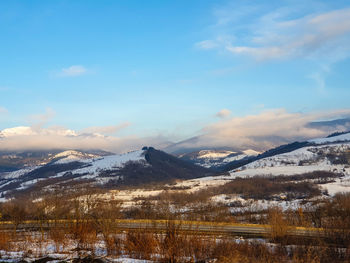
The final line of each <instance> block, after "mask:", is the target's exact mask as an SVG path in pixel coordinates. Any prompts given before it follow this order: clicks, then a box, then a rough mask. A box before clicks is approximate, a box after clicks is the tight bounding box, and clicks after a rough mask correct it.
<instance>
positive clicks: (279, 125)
mask: <svg viewBox="0 0 350 263" xmlns="http://www.w3.org/2000/svg"><path fill="white" fill-rule="evenodd" d="M344 116H345V117H349V116H350V109H344V110H334V111H330V112H312V113H291V112H288V111H286V110H285V109H271V110H263V111H261V112H260V113H258V114H254V115H248V116H242V117H231V118H225V119H222V120H220V121H218V122H215V123H212V124H208V125H207V126H206V127H204V128H203V129H202V132H201V135H199V136H197V137H196V138H195V139H193V140H187V141H184V142H182V143H181V144H179V145H178V147H179V148H181V147H183V148H203V147H204V148H206V147H214V148H215V147H232V148H236V149H241V150H245V149H247V148H253V149H256V150H267V149H269V148H271V147H275V146H277V145H280V144H283V143H288V142H292V141H297V140H306V139H310V138H315V137H323V136H326V135H328V134H329V133H330V132H334V131H345V130H348V129H349V128H350V126H349V125H348V126H343V127H341V126H337V127H330V129H328V130H322V129H318V128H315V127H311V126H309V125H308V124H309V123H310V122H313V121H315V120H325V119H335V118H339V117H344Z"/></svg>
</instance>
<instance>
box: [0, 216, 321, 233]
mask: <svg viewBox="0 0 350 263" xmlns="http://www.w3.org/2000/svg"><path fill="white" fill-rule="evenodd" d="M79 222H89V223H94V224H109V225H111V226H112V227H113V228H115V229H118V230H141V231H159V232H165V231H167V230H168V229H169V226H172V227H173V228H174V229H176V230H177V231H180V232H181V231H182V232H196V233H201V234H217V235H232V236H245V237H247V236H254V237H264V236H266V235H268V234H269V233H271V229H272V228H271V226H270V225H258V224H234V223H216V222H198V221H176V220H174V221H166V220H127V219H124V220H123V219H118V220H113V221H109V220H98V221H94V220H88V221H86V220H85V221H79ZM77 223H78V222H77V221H76V220H58V221H54V220H49V221H42V222H40V221H34V220H33V221H24V222H22V223H19V224H17V226H16V225H15V223H14V222H11V221H2V222H0V230H11V229H14V228H16V229H17V230H33V229H41V228H43V229H49V228H52V227H54V226H58V227H64V226H70V225H72V224H77ZM322 233H323V231H322V229H317V228H305V227H290V228H288V230H287V235H289V236H296V237H319V236H322Z"/></svg>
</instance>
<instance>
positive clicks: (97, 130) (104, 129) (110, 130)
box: [82, 122, 131, 135]
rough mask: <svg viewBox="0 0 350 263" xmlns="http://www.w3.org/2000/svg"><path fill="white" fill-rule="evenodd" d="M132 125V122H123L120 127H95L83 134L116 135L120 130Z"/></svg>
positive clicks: (89, 128) (85, 130)
mask: <svg viewBox="0 0 350 263" xmlns="http://www.w3.org/2000/svg"><path fill="white" fill-rule="evenodd" d="M130 125H131V123H130V122H123V123H120V124H118V125H110V126H93V127H88V128H86V129H84V130H83V131H82V132H87V133H101V134H108V135H110V134H115V133H117V132H119V131H120V130H123V129H125V128H127V127H129V126H130Z"/></svg>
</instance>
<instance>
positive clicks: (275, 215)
mask: <svg viewBox="0 0 350 263" xmlns="http://www.w3.org/2000/svg"><path fill="white" fill-rule="evenodd" d="M268 221H269V224H270V227H271V229H270V237H271V238H272V240H274V241H277V242H281V241H282V240H284V241H285V239H286V237H287V232H288V223H287V221H286V219H285V218H284V214H283V211H282V209H281V208H280V207H273V208H270V209H269V210H268Z"/></svg>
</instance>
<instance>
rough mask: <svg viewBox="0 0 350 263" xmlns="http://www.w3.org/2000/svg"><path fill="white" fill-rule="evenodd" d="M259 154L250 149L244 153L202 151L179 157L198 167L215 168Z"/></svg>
mask: <svg viewBox="0 0 350 263" xmlns="http://www.w3.org/2000/svg"><path fill="white" fill-rule="evenodd" d="M258 154H259V152H257V151H254V150H251V149H248V150H245V151H242V152H235V151H226V150H201V151H198V152H192V153H189V154H183V155H180V156H179V157H180V158H182V159H184V160H189V161H191V162H193V163H194V164H196V165H199V166H202V167H206V168H215V167H220V166H223V165H225V164H227V163H229V162H232V161H236V160H241V159H244V158H247V157H250V156H256V155H258Z"/></svg>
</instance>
